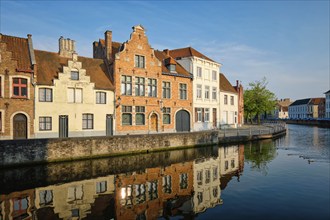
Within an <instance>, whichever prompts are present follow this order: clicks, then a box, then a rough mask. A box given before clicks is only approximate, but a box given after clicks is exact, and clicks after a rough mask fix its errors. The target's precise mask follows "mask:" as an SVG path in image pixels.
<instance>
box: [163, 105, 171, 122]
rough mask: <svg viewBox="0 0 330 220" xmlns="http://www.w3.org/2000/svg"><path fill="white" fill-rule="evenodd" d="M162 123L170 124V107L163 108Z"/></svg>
mask: <svg viewBox="0 0 330 220" xmlns="http://www.w3.org/2000/svg"><path fill="white" fill-rule="evenodd" d="M163 124H171V108H165V107H164V108H163Z"/></svg>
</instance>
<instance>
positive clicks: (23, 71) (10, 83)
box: [0, 34, 35, 139]
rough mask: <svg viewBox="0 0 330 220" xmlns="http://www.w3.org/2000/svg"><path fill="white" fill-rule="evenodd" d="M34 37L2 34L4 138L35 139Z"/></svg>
mask: <svg viewBox="0 0 330 220" xmlns="http://www.w3.org/2000/svg"><path fill="white" fill-rule="evenodd" d="M34 68H35V59H34V51H33V45H32V36H31V35H27V38H20V37H14V36H7V35H3V34H0V139H27V138H33V137H34V104H33V103H34V83H35V71H34Z"/></svg>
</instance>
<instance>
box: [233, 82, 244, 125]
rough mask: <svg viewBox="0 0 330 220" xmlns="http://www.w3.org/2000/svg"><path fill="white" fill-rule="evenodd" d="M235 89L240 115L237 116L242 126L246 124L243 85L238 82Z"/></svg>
mask: <svg viewBox="0 0 330 220" xmlns="http://www.w3.org/2000/svg"><path fill="white" fill-rule="evenodd" d="M234 89H235V90H236V92H237V99H238V115H237V123H238V126H242V125H243V124H244V94H243V85H242V84H241V83H239V81H238V80H236V86H234Z"/></svg>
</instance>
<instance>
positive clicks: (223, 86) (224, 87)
mask: <svg viewBox="0 0 330 220" xmlns="http://www.w3.org/2000/svg"><path fill="white" fill-rule="evenodd" d="M219 86H220V90H221V91H226V92H232V93H237V91H236V90H235V89H234V87H233V86H232V85H231V84H230V82H229V81H228V79H227V78H226V77H225V75H224V74H223V73H220V85H219Z"/></svg>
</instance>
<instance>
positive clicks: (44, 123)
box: [39, 117, 52, 131]
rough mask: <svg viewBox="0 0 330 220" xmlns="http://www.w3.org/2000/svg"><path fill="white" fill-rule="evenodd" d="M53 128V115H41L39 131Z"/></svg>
mask: <svg viewBox="0 0 330 220" xmlns="http://www.w3.org/2000/svg"><path fill="white" fill-rule="evenodd" d="M50 130H52V117H39V131H50Z"/></svg>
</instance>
